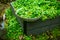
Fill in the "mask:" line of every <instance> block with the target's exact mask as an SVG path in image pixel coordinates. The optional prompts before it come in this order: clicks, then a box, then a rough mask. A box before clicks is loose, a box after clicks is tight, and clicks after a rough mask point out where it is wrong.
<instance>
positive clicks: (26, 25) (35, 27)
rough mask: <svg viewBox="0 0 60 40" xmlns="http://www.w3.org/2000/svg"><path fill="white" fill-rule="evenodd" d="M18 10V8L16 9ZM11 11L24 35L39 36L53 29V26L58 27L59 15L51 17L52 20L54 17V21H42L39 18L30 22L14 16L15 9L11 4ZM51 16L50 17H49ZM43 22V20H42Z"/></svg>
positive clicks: (59, 23)
mask: <svg viewBox="0 0 60 40" xmlns="http://www.w3.org/2000/svg"><path fill="white" fill-rule="evenodd" d="M17 8H18V7H17ZM11 9H12V12H13V14H14V15H15V16H16V18H17V20H18V22H19V23H20V24H21V26H22V27H23V30H24V33H25V34H28V35H31V34H33V35H36V34H40V33H42V32H46V31H47V30H51V29H52V28H54V27H55V26H58V25H60V21H59V20H60V16H59V15H60V14H59V13H58V14H56V15H57V16H56V15H53V14H52V15H53V16H52V18H53V17H54V16H56V17H55V18H54V19H49V18H48V19H47V20H45V21H42V20H41V18H38V19H36V20H33V19H32V20H33V21H32V20H30V19H24V18H21V17H19V16H17V15H16V9H15V8H14V6H13V5H12V4H11ZM50 16H51V15H50ZM43 20H44V19H43Z"/></svg>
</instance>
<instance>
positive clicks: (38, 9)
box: [12, 0, 60, 20]
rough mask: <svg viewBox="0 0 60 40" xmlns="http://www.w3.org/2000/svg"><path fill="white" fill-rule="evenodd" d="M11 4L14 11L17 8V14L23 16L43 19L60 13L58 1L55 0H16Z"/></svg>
mask: <svg viewBox="0 0 60 40" xmlns="http://www.w3.org/2000/svg"><path fill="white" fill-rule="evenodd" d="M12 5H13V7H14V9H15V11H17V10H19V11H18V12H17V15H18V16H20V17H23V18H38V17H40V18H41V19H42V20H45V19H48V18H55V16H59V15H60V12H59V11H60V6H59V5H60V3H59V2H57V1H56V0H55V1H54V0H16V1H15V2H13V3H12ZM58 7H59V8H58ZM58 9H59V10H58Z"/></svg>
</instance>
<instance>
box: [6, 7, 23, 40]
mask: <svg viewBox="0 0 60 40" xmlns="http://www.w3.org/2000/svg"><path fill="white" fill-rule="evenodd" d="M5 13H6V19H7V27H6V29H7V34H6V37H7V40H9V38H10V40H14V39H15V40H18V39H19V36H20V35H21V34H23V31H22V28H21V26H20V25H19V23H18V22H17V20H16V17H15V16H14V15H13V14H12V11H11V9H10V8H8V9H6V12H5Z"/></svg>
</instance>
